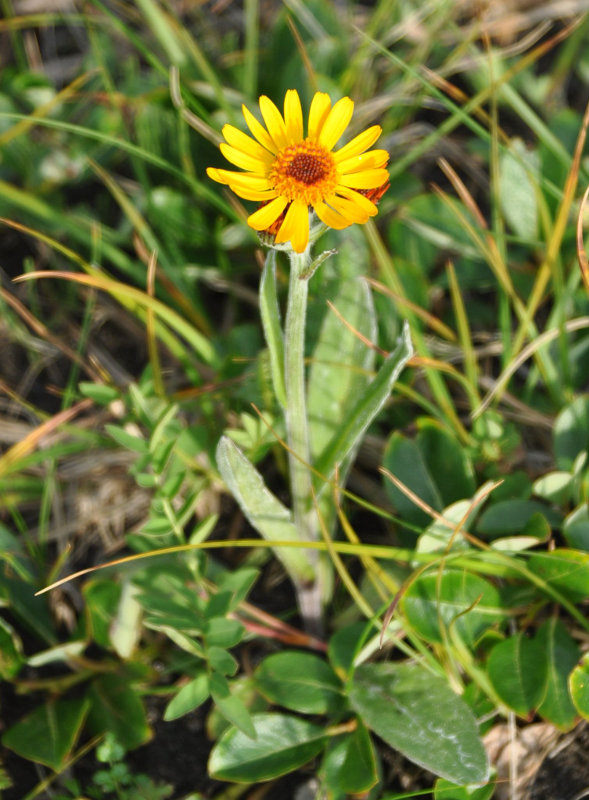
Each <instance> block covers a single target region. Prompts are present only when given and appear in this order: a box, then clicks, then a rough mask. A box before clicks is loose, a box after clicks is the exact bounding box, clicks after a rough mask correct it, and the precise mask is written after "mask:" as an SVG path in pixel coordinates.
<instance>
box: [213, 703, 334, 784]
mask: <svg viewBox="0 0 589 800" xmlns="http://www.w3.org/2000/svg"><path fill="white" fill-rule="evenodd" d="M252 722H253V724H254V729H255V732H256V738H255V739H251V738H249V737H248V736H246V735H245V734H244V733H242V732H241V731H239V730H237V728H230V729H229V730H228V731H226V732H225V733H224V734H223V736H222V737H221V738H220V739H219V741H218V742H217V744H216V745H215V746H214V747H213V750H212V752H211V756H210V758H209V773H210V774H211V777H213V778H217V779H219V780H224V781H236V782H237V783H255V782H256V781H268V780H271V779H272V778H277V777H278V776H279V775H286V774H287V773H289V772H293V771H294V770H296V769H298V768H299V767H302V766H303V764H306V763H307V761H310V760H311V759H312V758H314V757H315V756H316V755H317V754H318V753H319V752H320V751H321V750H322V749H323V747H324V745H325V742H326V736H325V729H324V728H323V727H322V726H320V725H314V724H313V723H311V722H307V721H306V720H302V719H298V718H297V717H293V716H290V715H288V714H253V715H252Z"/></svg>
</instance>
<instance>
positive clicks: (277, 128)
mask: <svg viewBox="0 0 589 800" xmlns="http://www.w3.org/2000/svg"><path fill="white" fill-rule="evenodd" d="M260 111H261V112H262V116H263V117H264V122H265V123H266V127H267V128H268V133H269V134H270V136H271V138H272V141H273V142H274V144H275V145H276V147H277V149H278V150H281V149H282V148H283V147H286V145H287V144H288V140H287V137H286V126H285V124H284V120H283V119H282V114H281V113H280V111H279V110H278V109H277V108H276V106H275V105H274V103H273V102H272V100H270V98H269V97H266V95H262V96H261V97H260Z"/></svg>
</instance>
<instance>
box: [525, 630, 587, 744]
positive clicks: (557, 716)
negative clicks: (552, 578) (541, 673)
mask: <svg viewBox="0 0 589 800" xmlns="http://www.w3.org/2000/svg"><path fill="white" fill-rule="evenodd" d="M536 638H537V639H538V642H539V643H540V645H541V647H542V658H543V659H544V660H545V662H546V665H547V669H548V680H547V683H546V693H545V695H544V699H543V701H542V704H541V705H540V706H539V707H538V713H539V714H540V715H541V716H542V717H544V719H546V720H548V722H552V724H553V725H556V727H557V728H560V729H561V730H564V731H567V730H570V729H571V728H572V727H573V725H574V724H575V717H576V710H575V707H574V705H573V702H572V700H571V695H570V692H569V688H568V682H569V677H570V674H571V672H572V671H573V669H574V667H575V666H576V664H577V661H578V660H579V657H580V651H579V647H578V645H577V643H576V642H575V640H574V639H573V638H572V636H571V635H570V634H569V632H568V631H567V629H566V628H565V626H564V624H563V623H562V622H561V621H560V620H558V619H557V618H556V617H551V618H550V619H548V620H546V622H545V623H544V624H543V625H542V627H541V628H540V629H539V631H538V633H537V636H536Z"/></svg>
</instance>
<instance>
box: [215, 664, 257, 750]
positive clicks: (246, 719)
mask: <svg viewBox="0 0 589 800" xmlns="http://www.w3.org/2000/svg"><path fill="white" fill-rule="evenodd" d="M209 689H210V692H211V697H212V698H213V700H214V702H215V705H216V706H217V708H218V710H219V711H220V712H221V714H222V715H223V716H224V717H225V719H226V720H228V721H229V722H231V723H232V724H233V725H235V727H236V728H238V729H239V731H240V732H241V733H243V734H244V735H245V736H248V737H249V738H250V739H255V738H256V730H255V728H254V725H253V722H252V717H251V714H250V713H249V711H248V710H247V708H246V707H245V704H244V703H243V702H242V701H241V699H240V698H239V697H238V696H237V695H236V694H232V692H231V688H230V685H229V682H228V681H227V679H226V678H225V677H224V676H223V675H220V674H219V673H218V672H213V673H212V674H211V676H210V678H209Z"/></svg>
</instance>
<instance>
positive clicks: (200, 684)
mask: <svg viewBox="0 0 589 800" xmlns="http://www.w3.org/2000/svg"><path fill="white" fill-rule="evenodd" d="M208 696H209V679H208V678H207V676H206V674H205V673H204V672H201V673H200V674H199V675H197V676H196V678H193V679H192V680H191V681H189V683H187V684H186V685H185V686H183V687H182V688H181V689H180V691H179V692H178V693H177V694H175V695H174V697H173V698H172V699H171V700H170V702H169V703H168V705H167V706H166V710H165V711H164V719H165V720H166V721H167V722H169V721H170V720H172V719H178V717H183V716H184V714H188V713H189V712H190V711H194V709H195V708H198V707H199V706H201V705H202V704H203V703H204V702H205V700H206V699H207V697H208Z"/></svg>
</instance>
